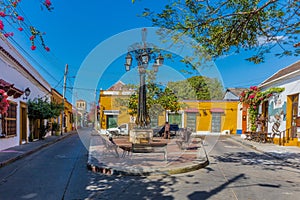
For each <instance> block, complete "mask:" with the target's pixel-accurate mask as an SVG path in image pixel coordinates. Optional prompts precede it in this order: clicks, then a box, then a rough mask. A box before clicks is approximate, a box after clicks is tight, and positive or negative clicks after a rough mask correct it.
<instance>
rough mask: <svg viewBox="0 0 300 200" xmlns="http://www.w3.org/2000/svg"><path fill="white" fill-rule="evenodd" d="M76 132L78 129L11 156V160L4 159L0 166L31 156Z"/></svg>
mask: <svg viewBox="0 0 300 200" xmlns="http://www.w3.org/2000/svg"><path fill="white" fill-rule="evenodd" d="M76 133H77V131H76V132H75V131H74V133H70V134H68V135H64V136H62V137H60V138H57V139H56V140H53V141H51V142H48V143H45V144H43V145H41V146H39V147H37V148H35V149H32V150H30V151H27V152H25V153H23V154H21V155H19V156H16V157H14V158H11V159H9V160H6V161H4V162H1V163H0V168H1V167H4V166H7V165H9V164H11V163H13V162H15V161H17V160H19V159H21V158H24V157H26V156H29V155H30V154H33V153H35V152H37V151H39V150H41V149H43V148H45V147H47V146H50V145H52V144H54V143H56V142H59V141H61V140H63V139H65V138H68V137H70V136H71V135H74V134H76Z"/></svg>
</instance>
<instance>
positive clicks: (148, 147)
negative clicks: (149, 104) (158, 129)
mask: <svg viewBox="0 0 300 200" xmlns="http://www.w3.org/2000/svg"><path fill="white" fill-rule="evenodd" d="M131 150H132V153H163V154H164V160H165V161H167V159H168V155H167V144H166V143H163V144H161V143H160V144H155V143H149V144H132V148H131Z"/></svg>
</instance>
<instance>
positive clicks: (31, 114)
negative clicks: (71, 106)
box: [27, 98, 64, 120]
mask: <svg viewBox="0 0 300 200" xmlns="http://www.w3.org/2000/svg"><path fill="white" fill-rule="evenodd" d="M27 105H28V118H29V119H33V120H35V119H51V118H55V117H58V116H59V115H60V113H61V111H62V110H63V109H64V107H63V105H62V104H57V103H53V102H50V103H49V102H48V100H47V99H44V100H43V99H42V98H36V99H34V100H28V102H27Z"/></svg>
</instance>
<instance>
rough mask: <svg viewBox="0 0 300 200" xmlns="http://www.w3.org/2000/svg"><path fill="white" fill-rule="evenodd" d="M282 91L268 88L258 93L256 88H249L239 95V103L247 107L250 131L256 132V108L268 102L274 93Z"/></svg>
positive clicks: (258, 90) (282, 89) (281, 89)
mask: <svg viewBox="0 0 300 200" xmlns="http://www.w3.org/2000/svg"><path fill="white" fill-rule="evenodd" d="M282 91H284V88H277V87H276V88H270V89H268V90H266V91H263V92H262V91H260V89H259V88H258V87H257V86H251V87H250V88H249V89H247V90H244V91H243V92H242V93H241V94H240V102H241V103H244V104H247V105H248V106H249V120H250V124H251V128H250V129H251V131H255V130H256V124H255V121H256V117H257V115H258V108H259V105H260V104H262V103H263V102H265V101H268V99H269V98H270V97H271V96H272V95H273V94H274V93H280V92H282Z"/></svg>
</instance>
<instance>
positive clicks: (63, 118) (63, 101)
mask: <svg viewBox="0 0 300 200" xmlns="http://www.w3.org/2000/svg"><path fill="white" fill-rule="evenodd" d="M67 74H68V64H66V67H65V73H64V87H63V99H62V105H63V110H62V111H61V131H60V135H63V132H64V131H63V129H65V124H64V120H65V93H66V82H67Z"/></svg>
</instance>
